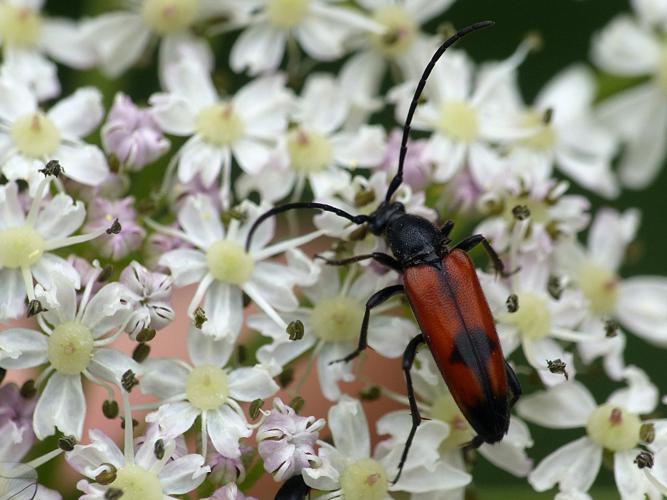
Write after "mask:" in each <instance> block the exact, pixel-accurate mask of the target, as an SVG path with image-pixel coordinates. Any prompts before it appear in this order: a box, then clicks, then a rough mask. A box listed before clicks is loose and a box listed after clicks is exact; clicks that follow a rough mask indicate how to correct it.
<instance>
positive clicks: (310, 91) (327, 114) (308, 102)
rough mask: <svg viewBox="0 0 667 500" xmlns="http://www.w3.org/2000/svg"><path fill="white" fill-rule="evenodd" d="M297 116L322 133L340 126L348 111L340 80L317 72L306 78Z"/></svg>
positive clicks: (327, 132) (309, 127)
mask: <svg viewBox="0 0 667 500" xmlns="http://www.w3.org/2000/svg"><path fill="white" fill-rule="evenodd" d="M301 95H302V97H301V99H300V101H299V108H298V111H297V112H296V116H295V118H296V119H297V120H298V121H299V122H301V123H303V124H304V128H306V129H312V130H314V131H316V132H319V133H320V134H325V135H328V134H329V133H331V132H332V131H334V130H336V129H337V128H339V127H340V126H341V125H342V124H343V121H344V120H345V117H346V116H347V113H348V108H347V106H346V105H345V103H346V100H345V96H344V95H343V93H342V89H341V87H340V85H339V84H338V82H337V81H336V80H335V79H334V78H333V77H331V76H329V75H322V74H319V75H318V74H316V75H313V76H311V77H310V78H308V80H306V84H305V86H304V89H303V92H302V94H301Z"/></svg>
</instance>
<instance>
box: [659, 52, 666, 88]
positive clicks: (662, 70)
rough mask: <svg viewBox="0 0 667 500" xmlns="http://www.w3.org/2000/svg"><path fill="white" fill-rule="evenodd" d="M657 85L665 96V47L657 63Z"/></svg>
mask: <svg viewBox="0 0 667 500" xmlns="http://www.w3.org/2000/svg"><path fill="white" fill-rule="evenodd" d="M657 78H658V85H659V87H660V88H661V89H662V91H663V92H664V93H665V94H667V45H666V46H665V47H663V49H662V55H661V56H660V61H659V62H658V75H657Z"/></svg>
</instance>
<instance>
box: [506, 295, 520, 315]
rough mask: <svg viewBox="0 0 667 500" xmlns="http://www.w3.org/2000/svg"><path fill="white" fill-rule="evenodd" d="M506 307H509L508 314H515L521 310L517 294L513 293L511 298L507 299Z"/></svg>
mask: <svg viewBox="0 0 667 500" xmlns="http://www.w3.org/2000/svg"><path fill="white" fill-rule="evenodd" d="M505 305H507V312H510V313H515V312H517V311H518V310H519V297H518V295H517V294H516V293H513V294H512V295H510V296H509V297H507V301H505Z"/></svg>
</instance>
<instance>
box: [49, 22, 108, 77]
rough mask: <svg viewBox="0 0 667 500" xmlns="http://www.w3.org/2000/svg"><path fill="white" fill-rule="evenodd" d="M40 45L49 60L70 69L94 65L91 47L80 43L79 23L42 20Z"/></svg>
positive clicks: (93, 53) (93, 52) (93, 54)
mask: <svg viewBox="0 0 667 500" xmlns="http://www.w3.org/2000/svg"><path fill="white" fill-rule="evenodd" d="M41 44H42V46H43V47H44V50H45V51H46V52H47V53H48V54H49V56H50V57H51V58H53V59H55V60H56V61H58V62H61V63H63V64H65V65H67V66H70V67H72V68H76V69H86V68H90V67H91V66H93V65H94V64H95V51H94V49H93V47H92V46H91V45H90V44H88V43H84V42H83V41H82V30H81V29H80V25H79V23H76V22H74V21H72V20H70V19H65V18H55V17H50V18H47V19H43V20H42V40H41Z"/></svg>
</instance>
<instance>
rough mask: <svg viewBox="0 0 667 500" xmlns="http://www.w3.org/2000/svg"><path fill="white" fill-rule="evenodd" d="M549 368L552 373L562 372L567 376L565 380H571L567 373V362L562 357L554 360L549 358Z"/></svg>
mask: <svg viewBox="0 0 667 500" xmlns="http://www.w3.org/2000/svg"><path fill="white" fill-rule="evenodd" d="M547 369H548V370H549V371H550V372H551V373H554V374H555V373H560V374H562V375H563V376H564V377H565V380H569V379H570V376H569V375H568V373H567V364H566V363H565V361H563V360H561V359H560V358H558V359H554V360H549V359H548V360H547Z"/></svg>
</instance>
